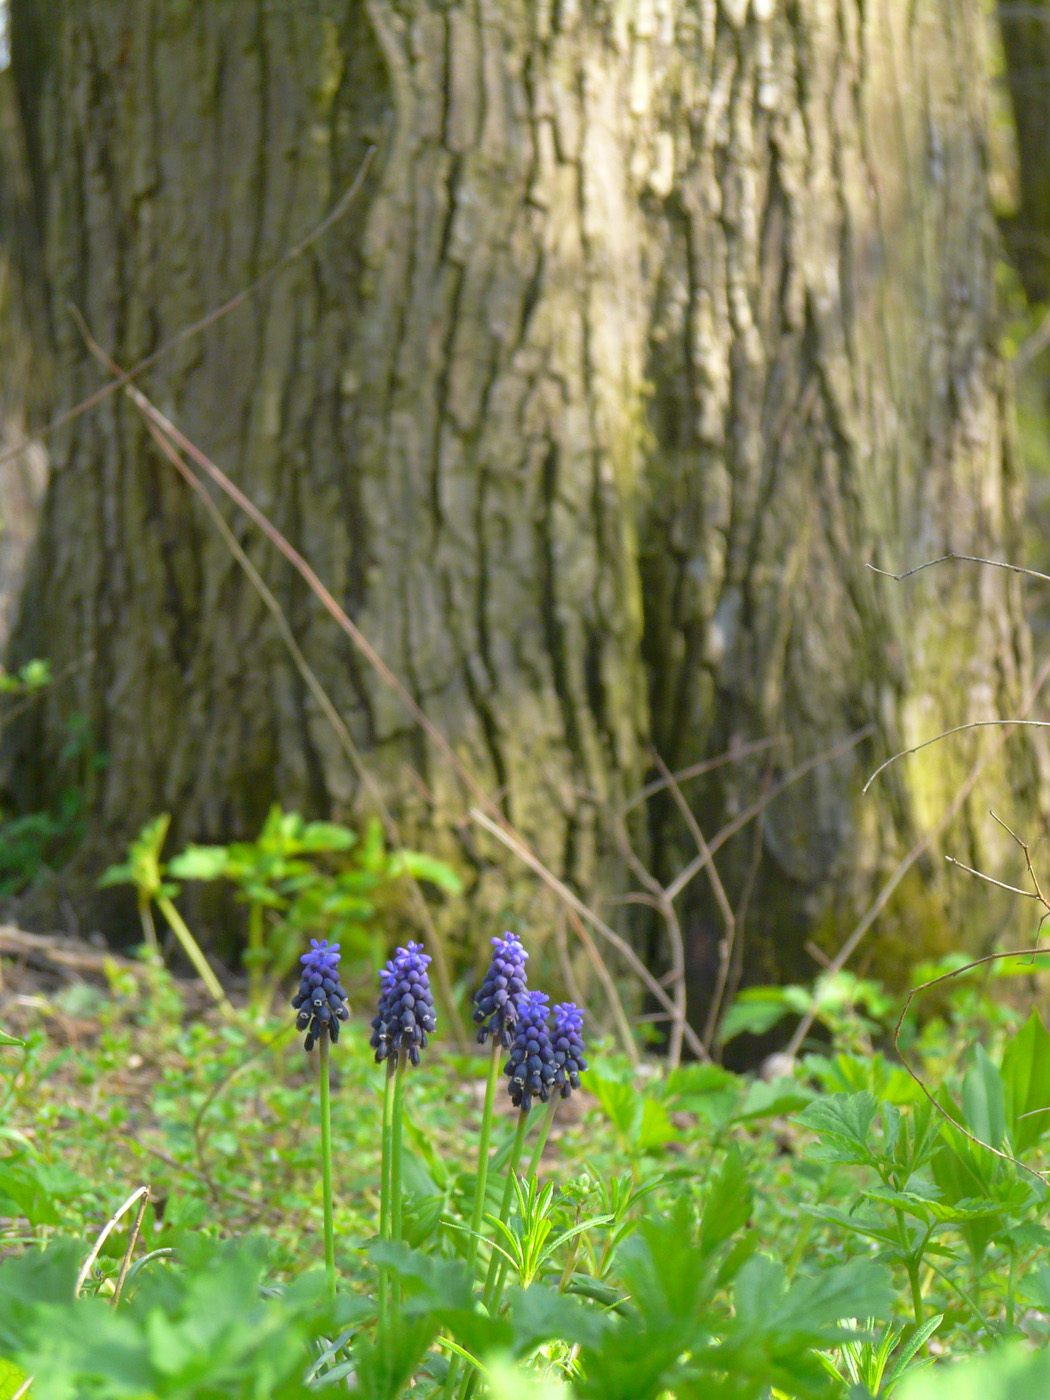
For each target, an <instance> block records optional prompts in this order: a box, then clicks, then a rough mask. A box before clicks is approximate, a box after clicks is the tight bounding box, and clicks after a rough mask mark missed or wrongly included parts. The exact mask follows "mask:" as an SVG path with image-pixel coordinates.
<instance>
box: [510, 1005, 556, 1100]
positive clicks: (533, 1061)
mask: <svg viewBox="0 0 1050 1400" xmlns="http://www.w3.org/2000/svg"><path fill="white" fill-rule="evenodd" d="M548 1000H549V998H548V996H547V994H546V992H528V993H526V995H525V996H523V997H522V998H521V1000H520V1001H519V1002H518V1022H517V1027H516V1029H515V1033H514V1043H513V1044H512V1045H511V1047H510V1059H509V1060H508V1062H507V1064H506V1066H505V1067H504V1071H503V1072H504V1074H506V1075H508V1076H509V1078H510V1084H509V1085H508V1088H509V1090H510V1101H511V1103H512V1104H513V1105H514V1107H515V1108H519V1109H521V1111H522V1113H523V1114H524V1113H528V1111H529V1109H530V1108H531V1107H532V1101H533V1099H539V1101H540V1103H547V1101H548V1100H549V1099H550V1096H551V1089H552V1088H554V1087H555V1084H556V1080H557V1076H558V1065H557V1063H556V1061H555V1058H554V1048H553V1046H552V1045H551V1038H550V1033H549V1031H548V1030H547V1018H548V1016H549V1015H550V1007H549V1006H548V1005H547V1002H548Z"/></svg>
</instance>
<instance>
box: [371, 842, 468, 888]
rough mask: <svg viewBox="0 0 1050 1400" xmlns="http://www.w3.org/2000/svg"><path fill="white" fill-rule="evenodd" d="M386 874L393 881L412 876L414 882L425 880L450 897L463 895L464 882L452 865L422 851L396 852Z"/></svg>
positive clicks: (388, 864) (388, 863)
mask: <svg viewBox="0 0 1050 1400" xmlns="http://www.w3.org/2000/svg"><path fill="white" fill-rule="evenodd" d="M386 873H387V875H388V877H389V878H390V879H392V880H396V879H398V878H399V877H400V876H402V875H411V876H412V878H413V879H414V880H425V881H426V882H427V883H428V884H431V885H435V886H436V887H437V888H438V889H439V890H444V892H445V894H448V895H453V896H456V895H461V894H462V893H463V881H462V880H461V879H460V878H459V876H458V875H457V874H456V872H455V871H454V870H453V869H452V867H451V865H448V864H446V862H445V861H443V860H438V859H436V858H435V857H434V856H428V855H424V854H423V852H422V851H395V852H394V853H393V855H391V857H390V860H389V861H388V862H387V868H386Z"/></svg>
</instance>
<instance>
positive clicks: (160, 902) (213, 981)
mask: <svg viewBox="0 0 1050 1400" xmlns="http://www.w3.org/2000/svg"><path fill="white" fill-rule="evenodd" d="M157 908H158V909H159V910H160V912H161V913H162V914H163V915H164V917H165V918H166V919H167V921H168V923H169V924H170V925H171V930H172V932H173V933H174V935H175V937H176V938H177V939H178V940H179V942H180V943H181V944H182V951H183V952H184V953H185V954H186V956H187V957H188V958H189V960H190V962H191V963H192V964H193V966H194V968H195V969H196V972H197V976H198V977H199V978H200V979H201V981H202V982H203V983H204V985H205V986H206V987H207V989H208V991H209V992H210V993H211V995H212V997H213V998H214V999H215V1004H216V1005H217V1006H218V1008H219V1010H220V1011H221V1012H222V1014H223V1015H224V1016H225V1017H226V1019H227V1020H228V1021H232V1020H233V1019H234V1010H233V1007H232V1006H231V1005H230V1003H229V1001H227V999H226V993H225V992H224V991H223V990H222V987H221V986H220V984H219V979H218V978H217V977H216V976H215V973H214V972H212V970H211V967H210V966H209V964H208V959H207V958H206V957H205V956H204V954H203V953H202V952H201V948H200V944H199V943H198V942H197V940H196V939H195V938H194V936H193V934H192V933H190V931H189V929H188V928H187V927H186V925H185V923H184V922H183V918H182V915H181V914H180V913H179V911H178V910H177V909H176V908H175V906H174V904H172V902H171V900H170V899H169V898H168V897H167V895H163V894H161V895H158V896H157Z"/></svg>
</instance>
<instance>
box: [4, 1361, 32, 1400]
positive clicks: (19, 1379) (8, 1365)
mask: <svg viewBox="0 0 1050 1400" xmlns="http://www.w3.org/2000/svg"><path fill="white" fill-rule="evenodd" d="M27 1379H28V1377H27V1376H26V1373H25V1371H23V1370H21V1368H20V1367H18V1366H16V1365H15V1363H14V1362H13V1361H5V1360H4V1358H3V1357H2V1356H0V1400H11V1397H12V1396H13V1395H17V1394H18V1392H19V1391H22V1393H23V1394H25V1391H24V1389H23V1387H24V1386H25V1383H26V1380H27Z"/></svg>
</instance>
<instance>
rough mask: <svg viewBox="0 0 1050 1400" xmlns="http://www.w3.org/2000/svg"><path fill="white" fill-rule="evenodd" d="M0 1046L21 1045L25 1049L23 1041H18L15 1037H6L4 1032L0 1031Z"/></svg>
mask: <svg viewBox="0 0 1050 1400" xmlns="http://www.w3.org/2000/svg"><path fill="white" fill-rule="evenodd" d="M0 1045H21V1046H22V1047H23V1048H24V1047H25V1041H24V1040H19V1038H18V1036H17V1035H8V1033H7V1032H6V1031H0Z"/></svg>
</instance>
